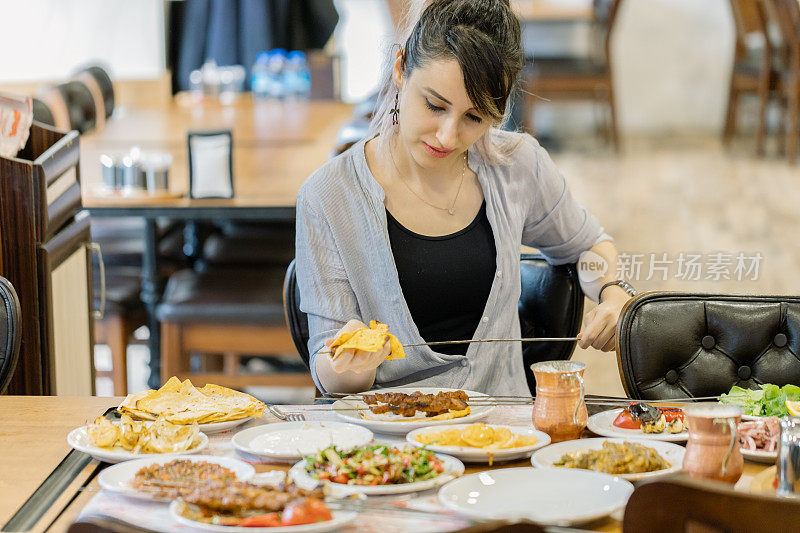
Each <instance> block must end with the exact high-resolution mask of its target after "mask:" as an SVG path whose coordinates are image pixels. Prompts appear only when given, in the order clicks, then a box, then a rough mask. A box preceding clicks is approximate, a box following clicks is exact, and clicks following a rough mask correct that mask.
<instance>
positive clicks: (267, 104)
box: [80, 93, 353, 388]
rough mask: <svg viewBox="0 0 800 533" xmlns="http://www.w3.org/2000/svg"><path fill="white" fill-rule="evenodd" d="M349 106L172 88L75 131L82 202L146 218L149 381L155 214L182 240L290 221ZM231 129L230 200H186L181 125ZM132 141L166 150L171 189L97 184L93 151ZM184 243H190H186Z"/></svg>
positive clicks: (154, 370)
mask: <svg viewBox="0 0 800 533" xmlns="http://www.w3.org/2000/svg"><path fill="white" fill-rule="evenodd" d="M352 108H353V106H352V105H350V104H347V103H344V102H341V101H338V100H280V101H279V100H266V99H259V98H255V97H253V96H252V95H251V94H250V93H243V94H241V95H240V96H239V97H238V98H237V99H236V100H235V101H234V102H232V103H230V104H223V103H221V102H220V101H219V100H216V99H204V100H198V99H195V98H194V97H193V96H192V95H191V94H188V93H179V94H178V95H176V96H175V97H174V98H173V99H172V100H170V101H169V102H167V103H165V104H162V105H155V106H150V107H121V108H119V109H117V110H115V112H114V114H113V115H112V116H111V118H110V119H109V120H108V121H107V122H106V124H105V127H104V128H103V129H102V130H100V131H96V132H91V133H88V134H85V135H82V136H81V138H80V152H81V159H80V169H81V193H82V198H83V206H84V207H85V208H86V209H87V210H88V211H89V212H90V213H91V215H92V216H97V217H141V218H144V220H145V232H144V240H145V250H144V255H143V258H142V293H141V297H142V301H143V303H144V306H145V309H146V311H147V313H148V325H149V329H150V337H149V340H148V344H149V348H150V354H151V356H150V381H149V383H150V386H151V387H153V388H158V386H159V385H160V383H159V379H160V353H161V332H160V325H159V322H158V320H157V318H156V314H155V309H156V306H157V304H158V302H159V300H160V297H161V293H162V291H163V287H164V280H163V279H161V278H160V276H159V268H158V255H157V252H156V250H157V227H156V220H157V219H159V218H167V219H171V220H182V221H188V222H189V224H188V228H189V230H188V231H184V235H188V236H189V238H188V242H187V245H188V246H189V248H192V246H193V245H194V247H195V248H199V244H198V243H196V242H194V240H193V239H192V235H193V233H192V231H191V229H192V227H193V223H194V222H196V221H213V220H250V221H261V222H293V221H294V218H295V203H296V199H297V191H298V190H299V189H300V186H301V185H302V184H303V182H304V181H305V180H306V178H308V176H309V175H311V173H312V172H314V170H316V169H317V168H319V167H320V166H321V165H322V164H323V163H325V161H326V160H327V159H328V157H329V156H330V155H331V152H332V151H333V149H334V147H335V143H336V139H337V134H338V132H339V129H340V127H341V126H342V125H344V124H345V123H347V122H348V121H349V120H350V119H351V115H352ZM210 130H231V132H232V135H233V189H234V196H233V197H232V198H214V199H196V198H189V195H188V191H189V168H188V149H187V133H188V132H190V131H210ZM134 146H138V147H139V149H140V150H141V151H142V152H166V153H168V154H170V155H171V156H172V158H173V163H172V165H171V167H170V168H169V192H168V194H162V195H149V194H145V193H143V192H127V193H124V194H123V193H121V192H113V193H112V192H109V191H108V190H107V189H106V188H104V187H103V183H102V171H101V166H100V156H101V155H103V154H106V155H112V156H119V155H121V154H124V153H127V152H129V151H130V150H131V149H132V148H133V147H134ZM184 249H187V248H186V246H185V247H184Z"/></svg>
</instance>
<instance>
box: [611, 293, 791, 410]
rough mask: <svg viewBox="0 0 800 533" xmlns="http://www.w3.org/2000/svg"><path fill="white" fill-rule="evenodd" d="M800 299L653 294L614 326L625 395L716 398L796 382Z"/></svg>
mask: <svg viewBox="0 0 800 533" xmlns="http://www.w3.org/2000/svg"><path fill="white" fill-rule="evenodd" d="M799 355H800V297H795V296H727V295H717V294H691V293H679V292H651V293H645V294H642V295H640V296H639V297H637V298H634V299H633V300H631V301H630V302H629V303H628V304H627V306H626V307H625V308H624V309H623V312H622V316H621V317H620V320H619V323H618V324H617V359H618V363H619V371H620V374H621V376H622V383H623V386H624V387H625V391H626V392H627V394H628V396H630V397H632V398H641V399H645V400H656V399H664V398H678V397H684V396H715V395H718V394H721V393H724V392H728V391H729V390H730V388H731V387H732V386H733V385H739V386H740V387H750V388H755V387H757V386H758V384H760V383H774V384H776V385H780V386H783V385H785V384H787V383H794V384H800V359H798V356H799Z"/></svg>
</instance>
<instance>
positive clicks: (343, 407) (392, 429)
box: [332, 387, 494, 435]
mask: <svg viewBox="0 0 800 533" xmlns="http://www.w3.org/2000/svg"><path fill="white" fill-rule="evenodd" d="M456 390H461V389H443V388H439V387H399V388H392V389H378V390H371V391H368V392H365V393H362V394H380V393H386V392H404V393H406V394H411V393H412V392H415V391H420V392H422V393H423V394H436V393H437V392H450V391H456ZM464 392H466V393H467V395H468V396H469V397H470V398H475V397H477V396H482V397H486V398H489V396H487V395H486V394H483V393H480V392H473V391H468V390H465V391H464ZM366 405H367V404H366V403H364V402H363V401H361V400H360V399H358V398H357V397H356V398H350V397H345V398H342V399H341V400H336V401H335V402H333V406H332V408H333V410H334V412H336V416H338V417H339V418H341V419H343V420H345V421H347V422H352V423H354V424H358V425H361V426H364V427H366V428H369V429H371V430H372V431H374V432H376V433H389V434H392V435H405V434H406V433H408V432H409V431H411V430H414V429H417V428H421V427H426V426H446V425H449V424H453V423H462V422H464V423H467V422H477V421H478V420H480V419H482V418H485V417H486V416H488V415H489V413H491V412H492V411H493V410H494V406H493V405H478V406H470V414H468V415H467V416H462V417H460V418H451V419H448V420H430V419H425V417H421V418H418V419H414V420H403V417H399V418H398V420H397V421H394V420H391V421H386V420H368V419H365V418H362V417H361V415H360V414H359V411H356V410H355V409H354V408H366ZM365 410H366V411H367V412H369V409H368V408H366V409H365Z"/></svg>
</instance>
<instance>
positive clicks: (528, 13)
mask: <svg viewBox="0 0 800 533" xmlns="http://www.w3.org/2000/svg"><path fill="white" fill-rule="evenodd" d="M511 9H513V10H514V13H515V14H516V15H517V17H519V19H520V22H522V23H523V24H524V23H526V22H558V21H568V22H572V21H584V20H591V18H592V2H591V0H585V2H584V3H583V4H580V5H577V4H574V5H570V4H565V3H563V2H559V1H558V0H511Z"/></svg>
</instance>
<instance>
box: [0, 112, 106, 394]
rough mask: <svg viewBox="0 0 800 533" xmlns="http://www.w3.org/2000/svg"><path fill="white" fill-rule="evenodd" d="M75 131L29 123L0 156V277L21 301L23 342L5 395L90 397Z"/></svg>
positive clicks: (84, 222)
mask: <svg viewBox="0 0 800 533" xmlns="http://www.w3.org/2000/svg"><path fill="white" fill-rule="evenodd" d="M78 142H79V140H78V133H77V132H74V131H72V132H69V133H63V132H60V131H57V130H55V129H53V128H50V127H48V126H44V125H41V124H37V123H34V124H33V126H32V127H31V134H30V138H29V139H28V143H27V145H26V146H25V148H24V149H23V150H22V151H21V152H20V153H19V154H18V157H16V158H0V274H2V275H3V276H4V277H6V278H8V279H9V280H10V281H11V283H13V284H14V287H15V288H16V289H17V293H18V294H19V297H20V303H21V307H22V320H21V324H20V326H21V327H20V330H21V334H22V342H21V347H20V360H19V364H18V365H17V371H16V372H15V374H14V376H13V378H12V380H11V384H10V386H9V393H11V394H32V395H41V394H58V395H70V396H80V395H89V394H92V393H93V392H94V365H93V362H92V349H93V344H94V343H93V336H92V327H93V320H92V283H91V274H92V269H91V257H90V255H89V254H90V252H89V248H88V246H87V245H88V243H89V241H90V232H89V219H88V217H84V218H81V217H80V215H78V216H76V215H77V214H78V212H79V210H80V208H81V194H80V167H79V164H78V160H79V156H80V150H79V146H78Z"/></svg>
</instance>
